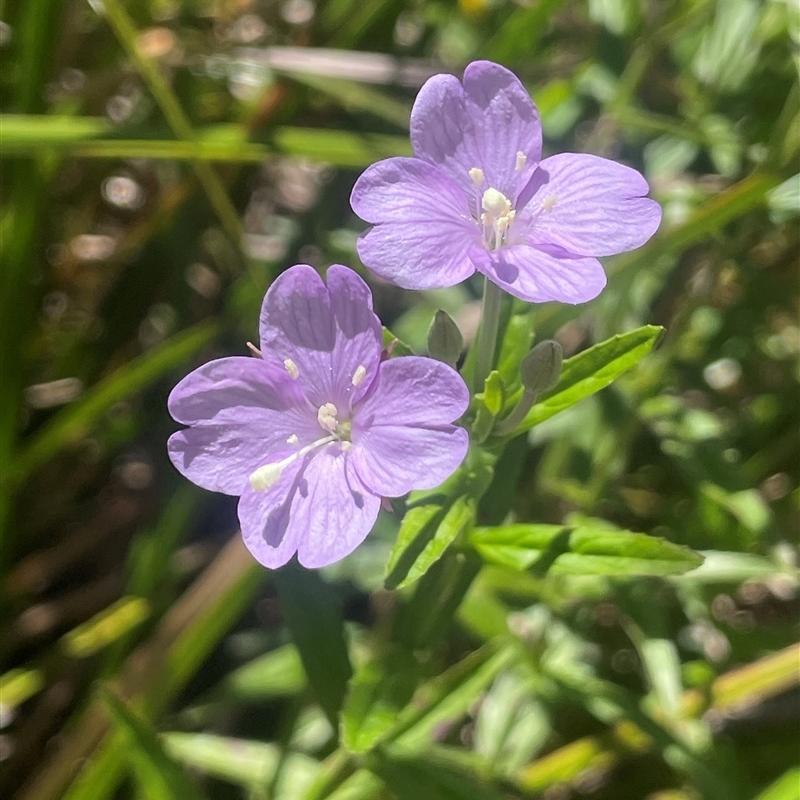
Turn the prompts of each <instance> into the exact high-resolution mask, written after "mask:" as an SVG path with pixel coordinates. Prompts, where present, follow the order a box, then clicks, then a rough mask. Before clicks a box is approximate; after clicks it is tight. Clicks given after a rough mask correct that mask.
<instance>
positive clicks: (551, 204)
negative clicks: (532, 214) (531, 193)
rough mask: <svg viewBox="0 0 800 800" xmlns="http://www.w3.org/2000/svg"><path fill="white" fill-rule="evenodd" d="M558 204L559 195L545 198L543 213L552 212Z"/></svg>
mask: <svg viewBox="0 0 800 800" xmlns="http://www.w3.org/2000/svg"><path fill="white" fill-rule="evenodd" d="M557 202H558V197H557V195H554V194H551V195H550V196H549V197H547V198H545V200H544V202H543V203H542V211H552V210H553V209H554V208H555V207H556V203H557Z"/></svg>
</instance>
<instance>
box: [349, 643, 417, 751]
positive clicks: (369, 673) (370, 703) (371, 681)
mask: <svg viewBox="0 0 800 800" xmlns="http://www.w3.org/2000/svg"><path fill="white" fill-rule="evenodd" d="M419 673H420V663H419V662H418V661H417V660H416V659H415V658H414V657H413V656H412V655H411V653H410V652H409V651H408V650H406V649H405V648H403V647H400V646H397V645H390V646H389V648H388V649H387V650H386V652H384V653H381V654H380V655H379V656H378V657H376V658H374V659H372V660H370V661H368V662H367V663H366V664H364V665H363V666H362V667H361V668H360V669H359V670H358V672H356V674H355V675H354V676H353V679H352V680H351V681H350V690H349V692H348V694H347V699H346V701H345V705H344V709H343V711H342V722H341V733H342V744H343V745H344V746H345V747H346V748H347V749H348V750H349V751H350V752H352V753H363V752H366V751H367V750H369V749H371V748H372V747H374V746H375V745H376V744H377V743H378V742H379V741H381V739H382V738H383V737H384V735H385V734H386V733H387V732H388V731H390V730H391V728H392V727H393V725H394V724H395V722H396V720H397V715H398V714H399V713H400V711H402V709H403V708H404V707H405V706H406V704H407V703H408V701H409V700H410V699H411V695H412V694H413V692H414V689H415V688H416V686H417V681H418V679H419Z"/></svg>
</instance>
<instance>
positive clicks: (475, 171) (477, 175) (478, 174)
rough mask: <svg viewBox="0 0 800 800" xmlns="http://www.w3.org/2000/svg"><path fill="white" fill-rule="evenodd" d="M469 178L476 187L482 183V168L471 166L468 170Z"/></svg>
mask: <svg viewBox="0 0 800 800" xmlns="http://www.w3.org/2000/svg"><path fill="white" fill-rule="evenodd" d="M469 177H470V180H471V181H472V182H473V183H474V184H475V186H476V187H478V186H480V185H481V184H482V183H483V179H484V174H483V170H482V169H481V168H480V167H473V168H472V169H471V170H470V171H469Z"/></svg>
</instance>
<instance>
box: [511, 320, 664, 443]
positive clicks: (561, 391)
mask: <svg viewBox="0 0 800 800" xmlns="http://www.w3.org/2000/svg"><path fill="white" fill-rule="evenodd" d="M662 331H663V328H660V327H658V326H657V325H645V326H644V327H642V328H637V329H636V330H635V331H630V332H629V333H623V334H620V335H618V336H613V337H612V338H611V339H608V340H606V341H605V342H601V343H600V344H596V345H595V346H594V347H590V348H589V349H588V350H584V351H583V352H582V353H579V354H578V355H576V356H573V357H572V358H568V359H567V360H566V361H564V364H563V367H562V369H561V379H560V380H559V382H558V385H557V386H556V388H555V389H553V391H552V392H551V393H550V394H549V395H548V396H547V397H546V398H545V399H544V400H542V401H541V402H540V403H537V404H536V405H535V406H534V407H533V408H532V409H531V410H530V411H529V412H528V414H527V415H526V417H525V419H524V420H523V421H522V424H521V425H520V426H519V428H517V430H516V431H515V432H514V434H513V435H514V436H516V435H518V434H520V433H522V432H523V431H527V430H528V429H529V428H532V427H533V426H534V425H538V424H539V423H540V422H544V420H546V419H549V418H550V417H552V416H555V415H556V414H558V413H559V412H560V411H563V410H564V409H566V408H569V407H570V406H573V405H575V403H577V402H578V401H580V400H583V399H584V398H585V397H589V396H590V395H593V394H595V392H599V391H600V390H601V389H604V388H605V387H606V386H608V385H609V384H610V383H612V382H613V381H615V380H616V379H617V378H618V377H619V376H620V375H622V373H623V372H627V371H628V370H629V369H632V368H633V367H635V366H636V364H637V363H638V362H639V361H641V359H643V358H644V357H645V356H646V355H647V354H648V353H649V352H650V351H651V350H652V349H653V346H654V345H655V343H656V341H657V340H658V337H659V336H660V335H661V332H662Z"/></svg>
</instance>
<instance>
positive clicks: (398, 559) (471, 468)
mask: <svg viewBox="0 0 800 800" xmlns="http://www.w3.org/2000/svg"><path fill="white" fill-rule="evenodd" d="M495 461H496V458H495V456H493V455H491V454H488V453H484V452H482V451H480V450H478V449H477V448H472V449H471V450H470V452H469V453H468V455H467V458H466V459H465V461H464V463H463V464H462V465H461V467H460V468H459V469H458V470H457V471H456V472H455V473H453V475H452V476H451V477H450V478H448V479H447V480H446V481H445V482H444V483H443V484H441V486H438V487H437V488H436V489H430V490H427V491H424V492H412V493H411V495H410V496H409V501H408V502H409V509H408V511H406V514H405V516H404V517H403V522H402V524H401V525H400V531H399V533H398V535H397V541H396V542H395V546H394V547H393V548H392V552H391V554H390V555H389V561H388V563H387V565H386V586H387V588H389V589H395V588H398V587H400V586H407V585H408V584H410V583H413V582H414V581H416V580H418V579H419V578H421V577H422V576H423V575H424V574H425V573H426V572H427V571H428V570H429V569H430V567H431V566H432V565H433V564H435V563H436V561H438V560H439V558H441V556H442V554H443V553H444V552H445V550H446V549H447V547H448V545H450V544H451V543H452V542H453V540H454V539H455V538H456V537H457V536H458V535H459V534H460V533H461V532H462V531H463V530H466V529H467V528H468V527H469V525H470V524H471V522H472V520H473V519H474V514H475V505H476V503H477V500H478V499H480V497H481V496H482V495H483V493H484V491H486V487H487V486H488V485H489V483H490V482H491V479H492V474H493V472H492V467H493V465H494V462H495Z"/></svg>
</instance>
